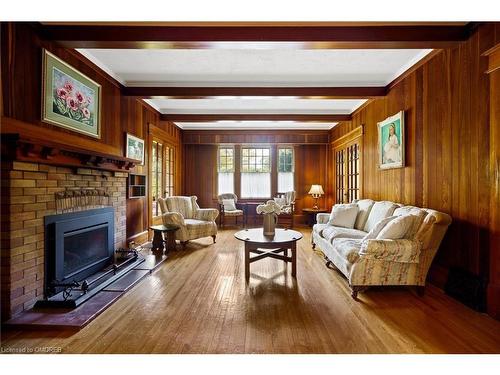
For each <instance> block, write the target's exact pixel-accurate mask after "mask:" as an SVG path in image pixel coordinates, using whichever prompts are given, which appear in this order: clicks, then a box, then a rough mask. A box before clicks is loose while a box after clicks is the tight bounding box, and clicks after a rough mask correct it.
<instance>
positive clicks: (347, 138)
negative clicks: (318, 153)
mask: <svg viewBox="0 0 500 375" xmlns="http://www.w3.org/2000/svg"><path fill="white" fill-rule="evenodd" d="M363 134H364V129H363V125H361V126H358V127H357V128H356V129H353V130H351V131H350V132H349V133H347V134H345V135H343V136H342V137H340V138H337V139H335V140H333V141H331V142H330V144H331V146H332V148H338V147H341V146H343V145H344V144H346V143H348V142H352V141H353V140H355V139H356V138H358V137H362V136H363Z"/></svg>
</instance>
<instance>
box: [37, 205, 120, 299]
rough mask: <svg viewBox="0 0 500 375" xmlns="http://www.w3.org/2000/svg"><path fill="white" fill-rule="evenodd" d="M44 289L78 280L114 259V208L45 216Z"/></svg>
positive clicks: (48, 290)
mask: <svg viewBox="0 0 500 375" xmlns="http://www.w3.org/2000/svg"><path fill="white" fill-rule="evenodd" d="M45 253H46V256H45V292H46V297H50V296H52V295H54V294H56V293H59V292H60V291H61V290H63V289H64V287H63V285H69V284H71V283H79V282H81V281H82V280H85V278H87V277H88V276H90V275H93V274H95V273H96V272H98V271H100V270H102V269H104V268H105V267H107V266H108V265H110V264H111V263H113V260H114V210H113V208H112V207H105V208H99V209H93V210H86V211H78V212H71V213H66V214H60V215H51V216H46V217H45Z"/></svg>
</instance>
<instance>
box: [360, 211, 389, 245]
mask: <svg viewBox="0 0 500 375" xmlns="http://www.w3.org/2000/svg"><path fill="white" fill-rule="evenodd" d="M395 218H397V216H389V217H386V218H385V219H382V220H380V221H379V222H378V223H377V224H375V226H374V227H373V229H372V230H371V231H369V232H368V234H367V235H366V236H364V237H363V239H364V240H374V239H375V238H377V236H378V234H379V233H380V231H381V230H382V229H384V228H385V226H386V225H387V224H388V223H389V222H390V221H391V220H393V219H395Z"/></svg>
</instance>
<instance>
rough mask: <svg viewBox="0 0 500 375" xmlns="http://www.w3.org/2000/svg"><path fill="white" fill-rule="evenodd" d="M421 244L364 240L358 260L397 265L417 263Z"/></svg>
mask: <svg viewBox="0 0 500 375" xmlns="http://www.w3.org/2000/svg"><path fill="white" fill-rule="evenodd" d="M421 249H422V244H421V242H420V241H415V240H404V239H401V240H365V241H363V243H362V244H361V249H360V250H359V256H360V258H365V259H375V260H384V261H389V262H398V263H418V261H419V256H420V251H421Z"/></svg>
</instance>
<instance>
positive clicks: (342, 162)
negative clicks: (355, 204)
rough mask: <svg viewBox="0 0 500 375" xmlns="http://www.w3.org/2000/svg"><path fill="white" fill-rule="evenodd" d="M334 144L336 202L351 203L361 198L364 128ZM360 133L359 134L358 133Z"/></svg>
mask: <svg viewBox="0 0 500 375" xmlns="http://www.w3.org/2000/svg"><path fill="white" fill-rule="evenodd" d="M355 130H356V132H354V133H353V134H350V133H349V134H348V136H349V137H348V138H347V139H346V138H344V137H342V139H339V140H338V141H337V142H334V144H333V146H334V147H333V161H334V168H335V190H334V191H335V203H350V202H352V201H353V199H360V198H361V172H362V169H361V146H362V137H361V135H362V129H359V130H358V129H355ZM358 134H359V135H358Z"/></svg>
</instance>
